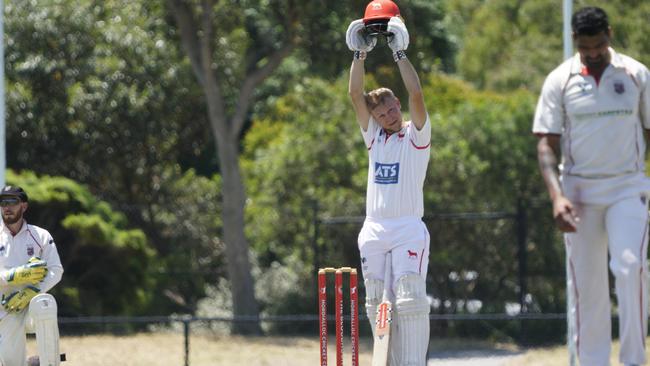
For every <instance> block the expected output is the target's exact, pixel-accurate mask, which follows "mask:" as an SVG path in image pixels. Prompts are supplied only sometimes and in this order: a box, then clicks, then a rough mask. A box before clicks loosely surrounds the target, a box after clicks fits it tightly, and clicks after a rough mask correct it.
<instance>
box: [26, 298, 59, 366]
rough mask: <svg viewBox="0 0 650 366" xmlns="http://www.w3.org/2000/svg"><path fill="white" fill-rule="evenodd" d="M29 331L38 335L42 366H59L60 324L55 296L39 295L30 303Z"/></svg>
mask: <svg viewBox="0 0 650 366" xmlns="http://www.w3.org/2000/svg"><path fill="white" fill-rule="evenodd" d="M27 330H28V331H31V332H33V333H36V345H37V347H38V357H39V360H40V366H59V365H60V364H61V360H60V355H59V324H58V323H57V307H56V300H54V296H52V295H50V294H39V295H36V296H35V297H34V298H33V299H32V301H30V302H29V314H28V318H27Z"/></svg>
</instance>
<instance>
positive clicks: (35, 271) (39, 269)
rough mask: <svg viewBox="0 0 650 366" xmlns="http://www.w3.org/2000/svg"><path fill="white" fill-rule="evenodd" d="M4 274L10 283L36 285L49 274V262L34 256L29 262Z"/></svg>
mask: <svg viewBox="0 0 650 366" xmlns="http://www.w3.org/2000/svg"><path fill="white" fill-rule="evenodd" d="M2 276H3V277H4V279H5V281H6V282H7V284H9V285H35V284H37V283H39V282H41V281H42V280H43V278H45V276H47V263H45V261H44V260H41V259H40V258H37V257H33V258H30V259H29V262H27V264H23V265H22V266H18V267H14V268H12V269H10V270H7V271H4V272H3V273H2Z"/></svg>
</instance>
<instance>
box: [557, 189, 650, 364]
mask: <svg viewBox="0 0 650 366" xmlns="http://www.w3.org/2000/svg"><path fill="white" fill-rule="evenodd" d="M577 210H578V216H579V217H580V221H579V223H578V226H577V231H576V232H575V233H567V234H565V245H566V251H567V256H568V259H569V273H567V275H568V276H571V279H572V283H573V286H572V287H571V288H569V291H573V296H574V299H575V301H574V304H572V305H573V307H572V308H571V309H569V311H571V312H572V313H573V314H575V316H574V321H575V324H574V329H576V334H574V335H573V337H574V342H575V344H576V348H577V354H578V359H579V361H580V365H581V366H609V364H610V363H609V357H610V352H611V346H610V345H611V338H612V335H611V327H612V325H611V305H610V296H609V295H610V294H609V277H608V270H607V265H606V263H607V254H608V251H609V255H610V260H609V269H610V270H611V271H612V274H613V275H614V278H615V288H616V298H617V304H618V315H619V336H620V343H621V351H620V356H619V360H620V362H621V363H624V364H638V365H640V364H644V363H645V360H646V357H645V338H646V334H647V328H648V326H647V318H648V310H647V309H648V294H647V271H648V269H647V243H648V207H647V203H646V199H645V198H644V197H643V196H636V197H631V198H626V199H622V200H620V201H618V202H615V203H613V204H611V205H609V206H594V205H582V206H578V207H577Z"/></svg>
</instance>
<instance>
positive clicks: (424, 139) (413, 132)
mask: <svg viewBox="0 0 650 366" xmlns="http://www.w3.org/2000/svg"><path fill="white" fill-rule="evenodd" d="M409 130H410V136H411V141H412V142H413V144H414V145H415V147H417V148H425V147H428V146H429V144H430V143H431V120H430V119H429V115H428V114H427V119H426V121H424V126H422V129H421V130H418V129H417V127H415V125H414V124H413V122H411V124H410V126H409Z"/></svg>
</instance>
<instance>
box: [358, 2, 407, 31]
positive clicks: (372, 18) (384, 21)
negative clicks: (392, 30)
mask: <svg viewBox="0 0 650 366" xmlns="http://www.w3.org/2000/svg"><path fill="white" fill-rule="evenodd" d="M399 15H400V13H399V8H398V7H397V5H396V4H395V3H394V2H392V1H391V0H372V1H371V2H369V3H368V5H367V6H366V12H365V14H364V15H363V24H365V27H366V31H367V32H368V34H370V35H378V34H383V35H388V32H386V29H388V21H389V20H390V18H392V17H396V16H399Z"/></svg>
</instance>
